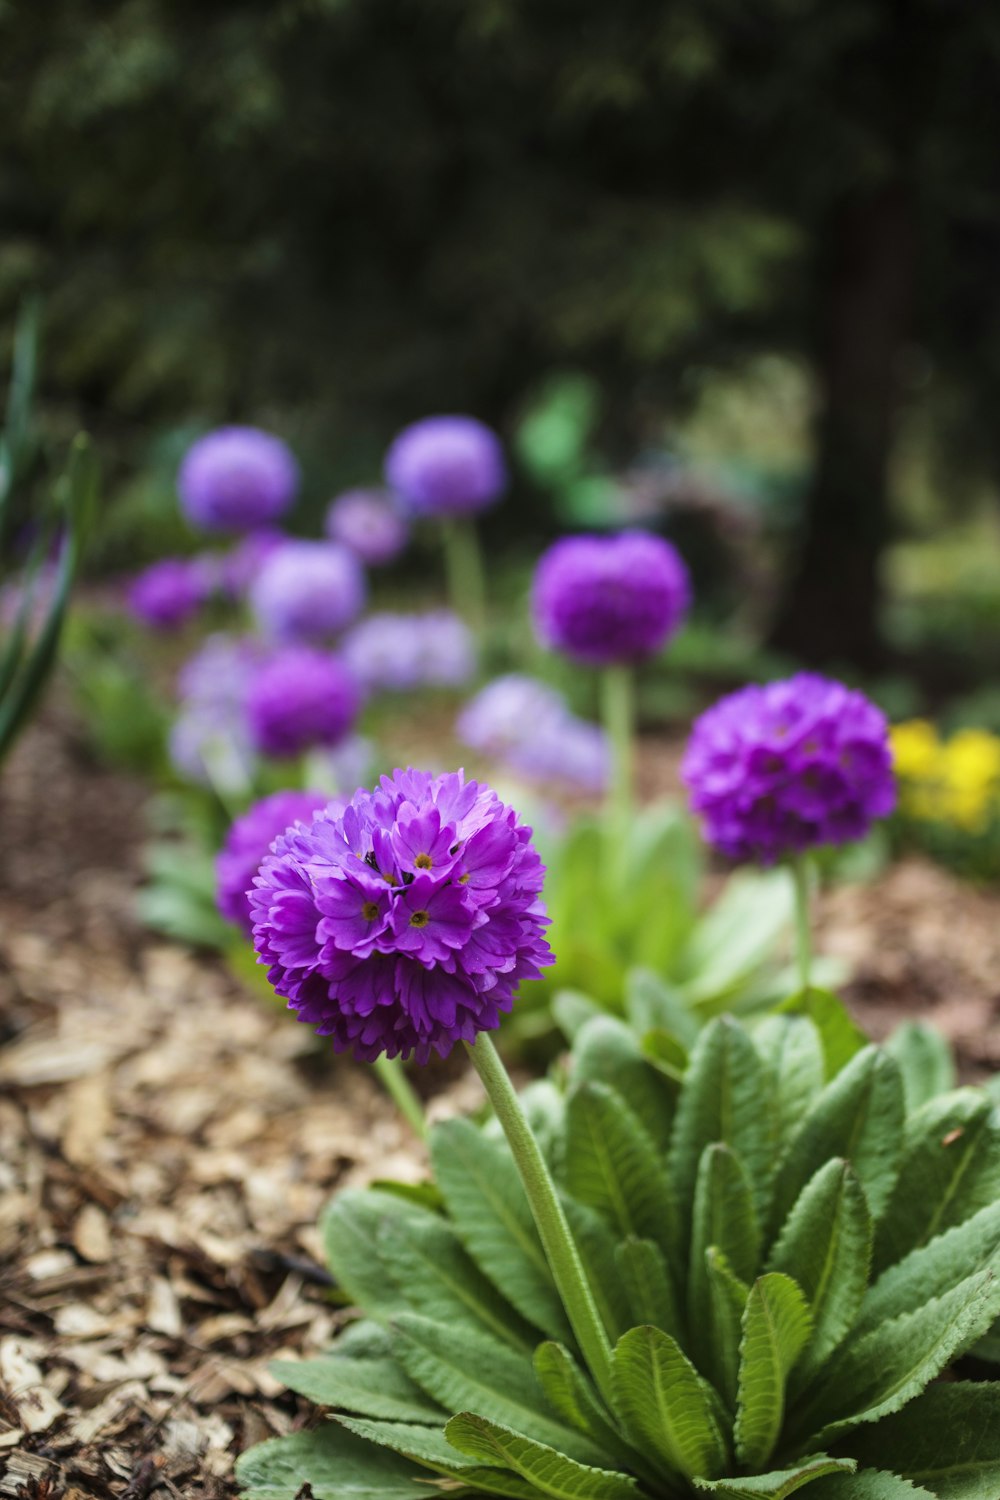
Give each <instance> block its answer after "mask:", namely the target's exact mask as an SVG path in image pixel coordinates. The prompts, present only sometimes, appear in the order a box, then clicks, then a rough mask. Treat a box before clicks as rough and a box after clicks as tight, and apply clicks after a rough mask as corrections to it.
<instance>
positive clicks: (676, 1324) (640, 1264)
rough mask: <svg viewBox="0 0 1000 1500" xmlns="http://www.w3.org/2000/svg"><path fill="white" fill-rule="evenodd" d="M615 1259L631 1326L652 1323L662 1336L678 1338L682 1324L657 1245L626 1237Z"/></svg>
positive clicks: (672, 1287) (671, 1283)
mask: <svg viewBox="0 0 1000 1500" xmlns="http://www.w3.org/2000/svg"><path fill="white" fill-rule="evenodd" d="M615 1260H616V1262H617V1269H618V1275H619V1279H620V1281H621V1284H622V1286H623V1287H624V1289H625V1292H626V1295H627V1296H628V1300H629V1305H630V1308H631V1315H632V1317H631V1321H632V1323H633V1324H636V1323H652V1324H653V1326H654V1327H655V1328H662V1329H663V1331H664V1333H669V1334H671V1335H672V1336H673V1337H674V1338H680V1337H681V1336H682V1323H681V1317H680V1312H679V1311H678V1307H677V1294H676V1292H675V1291H674V1284H673V1279H672V1277H671V1275H670V1271H669V1269H668V1267H667V1262H666V1260H665V1259H664V1256H663V1252H662V1251H661V1250H660V1248H659V1246H658V1245H654V1243H653V1241H652V1240H638V1239H633V1238H631V1237H630V1238H629V1239H625V1240H622V1242H621V1243H620V1244H619V1245H618V1246H617V1248H616V1250H615ZM622 1331H623V1332H625V1331H626V1330H624V1329H623V1330H622Z"/></svg>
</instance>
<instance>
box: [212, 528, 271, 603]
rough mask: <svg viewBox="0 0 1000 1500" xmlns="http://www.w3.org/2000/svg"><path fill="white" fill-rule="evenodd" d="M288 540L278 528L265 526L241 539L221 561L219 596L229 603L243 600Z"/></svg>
mask: <svg viewBox="0 0 1000 1500" xmlns="http://www.w3.org/2000/svg"><path fill="white" fill-rule="evenodd" d="M287 542H288V537H287V535H286V534H285V532H283V531H279V530H278V528H277V527H275V526H263V527H261V528H260V529H259V530H257V531H249V532H247V534H246V536H242V537H240V539H239V541H238V542H236V543H235V544H234V545H233V546H232V547H230V549H229V551H228V552H226V553H224V554H223V555H222V557H220V559H219V592H220V593H222V594H223V595H225V597H226V598H227V599H242V598H243V597H244V595H245V594H246V593H247V592H248V591H249V588H250V585H251V584H252V583H253V581H254V579H255V578H256V577H257V574H258V573H259V572H260V570H261V568H262V567H263V566H264V564H265V563H266V562H267V560H268V558H269V557H272V556H273V555H274V553H275V552H277V551H278V550H279V549H280V548H282V547H284V546H286V545H287Z"/></svg>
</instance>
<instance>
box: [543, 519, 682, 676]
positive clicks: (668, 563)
mask: <svg viewBox="0 0 1000 1500" xmlns="http://www.w3.org/2000/svg"><path fill="white" fill-rule="evenodd" d="M690 597H691V589H690V583H689V580H688V572H687V568H686V567H685V566H684V563H683V561H682V560H681V557H680V554H679V553H678V552H677V550H676V549H675V548H674V547H672V546H671V545H670V543H669V542H666V541H664V540H663V538H662V537H658V536H653V534H652V533H651V532H648V531H623V532H620V533H619V534H618V535H617V536H571V537H564V538H563V539H562V540H561V541H558V542H556V543H555V544H554V545H553V546H551V547H550V548H549V549H548V551H547V552H545V553H544V554H543V555H542V558H541V561H540V562H539V564H538V568H537V569H536V572H535V582H534V590H533V609H534V616H535V625H536V628H537V630H538V634H539V636H540V638H541V640H542V641H543V642H544V643H545V645H547V646H550V647H552V648H553V649H554V650H556V651H563V652H565V653H566V655H567V656H571V657H573V659H574V660H576V661H580V662H586V663H588V664H589V665H591V666H610V665H612V664H614V663H625V662H634V661H640V660H642V658H644V657H647V656H652V655H653V653H654V652H656V651H658V650H659V649H660V647H661V646H662V645H664V643H665V642H666V641H667V639H668V638H669V637H670V636H671V635H672V634H673V633H674V631H675V630H676V629H677V627H678V626H679V625H680V623H681V621H682V619H683V618H684V615H685V613H686V611H687V608H688V604H689V602H690Z"/></svg>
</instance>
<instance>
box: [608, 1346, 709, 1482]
mask: <svg viewBox="0 0 1000 1500" xmlns="http://www.w3.org/2000/svg"><path fill="white" fill-rule="evenodd" d="M611 1378H612V1390H613V1397H614V1404H615V1410H616V1412H617V1414H618V1416H619V1417H620V1419H621V1421H622V1422H623V1423H624V1425H625V1430H626V1432H627V1433H628V1434H629V1436H630V1437H631V1438H632V1440H633V1441H634V1442H635V1443H636V1445H637V1446H638V1448H639V1449H640V1451H641V1452H642V1453H643V1454H645V1455H647V1456H648V1457H649V1458H651V1459H655V1460H656V1461H657V1462H658V1463H659V1464H661V1465H662V1466H663V1468H664V1469H665V1470H666V1471H667V1472H668V1473H680V1474H685V1475H688V1476H691V1475H694V1474H701V1475H705V1476H706V1477H708V1478H710V1479H711V1478H714V1477H715V1476H716V1475H717V1474H720V1473H721V1472H722V1470H723V1469H724V1468H725V1467H726V1463H727V1461H728V1453H727V1449H726V1439H725V1435H724V1432H723V1427H722V1423H721V1422H720V1413H719V1401H718V1397H717V1396H716V1395H715V1392H714V1391H713V1390H712V1387H711V1386H710V1385H709V1384H708V1382H707V1381H705V1380H703V1379H702V1377H701V1376H700V1375H699V1374H698V1372H697V1370H696V1369H695V1367H694V1365H693V1364H692V1363H691V1361H690V1360H689V1359H688V1357H687V1355H686V1354H685V1353H684V1351H683V1350H682V1349H681V1347H680V1345H679V1344H678V1343H677V1341H676V1339H672V1338H671V1337H670V1335H669V1334H667V1333H664V1332H663V1331H662V1329H659V1328H651V1327H648V1326H644V1327H641V1328H632V1329H630V1330H629V1332H628V1333H626V1334H625V1336H624V1337H623V1338H621V1339H619V1340H618V1343H617V1344H616V1345H615V1351H614V1358H613V1362H612V1377H611Z"/></svg>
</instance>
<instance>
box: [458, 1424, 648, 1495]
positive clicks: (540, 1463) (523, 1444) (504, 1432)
mask: <svg viewBox="0 0 1000 1500" xmlns="http://www.w3.org/2000/svg"><path fill="white" fill-rule="evenodd" d="M445 1435H446V1437H447V1439H448V1441H449V1443H451V1445H452V1447H453V1448H456V1449H458V1451H459V1452H460V1453H465V1454H467V1455H468V1456H469V1457H470V1458H475V1459H478V1460H479V1461H480V1462H481V1463H487V1464H497V1465H501V1466H503V1467H505V1468H508V1469H512V1470H513V1471H514V1473H515V1474H519V1475H520V1476H521V1478H522V1479H526V1480H527V1481H528V1483H529V1484H533V1485H534V1486H535V1488H536V1489H537V1490H539V1491H540V1492H541V1493H542V1494H543V1495H549V1496H551V1497H552V1500H635V1496H636V1495H637V1493H638V1489H637V1486H636V1482H635V1480H634V1479H632V1478H630V1477H629V1476H628V1475H627V1474H617V1473H614V1472H613V1471H611V1470H610V1469H603V1468H597V1467H594V1466H591V1465H588V1464H581V1463H576V1462H575V1461H574V1460H573V1459H571V1458H568V1457H567V1456H566V1454H565V1453H562V1452H559V1451H557V1450H556V1449H555V1448H550V1447H548V1446H547V1445H546V1444H544V1443H539V1442H535V1441H533V1440H532V1439H531V1438H529V1437H524V1436H522V1435H521V1434H520V1433H518V1432H513V1431H511V1429H510V1428H509V1427H506V1426H504V1425H502V1424H501V1423H498V1422H491V1421H488V1420H487V1419H486V1418H485V1417H481V1416H478V1415H474V1414H473V1413H472V1412H461V1413H460V1414H459V1415H458V1416H457V1417H452V1419H451V1421H450V1422H449V1423H448V1425H447V1427H446V1428H445Z"/></svg>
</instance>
